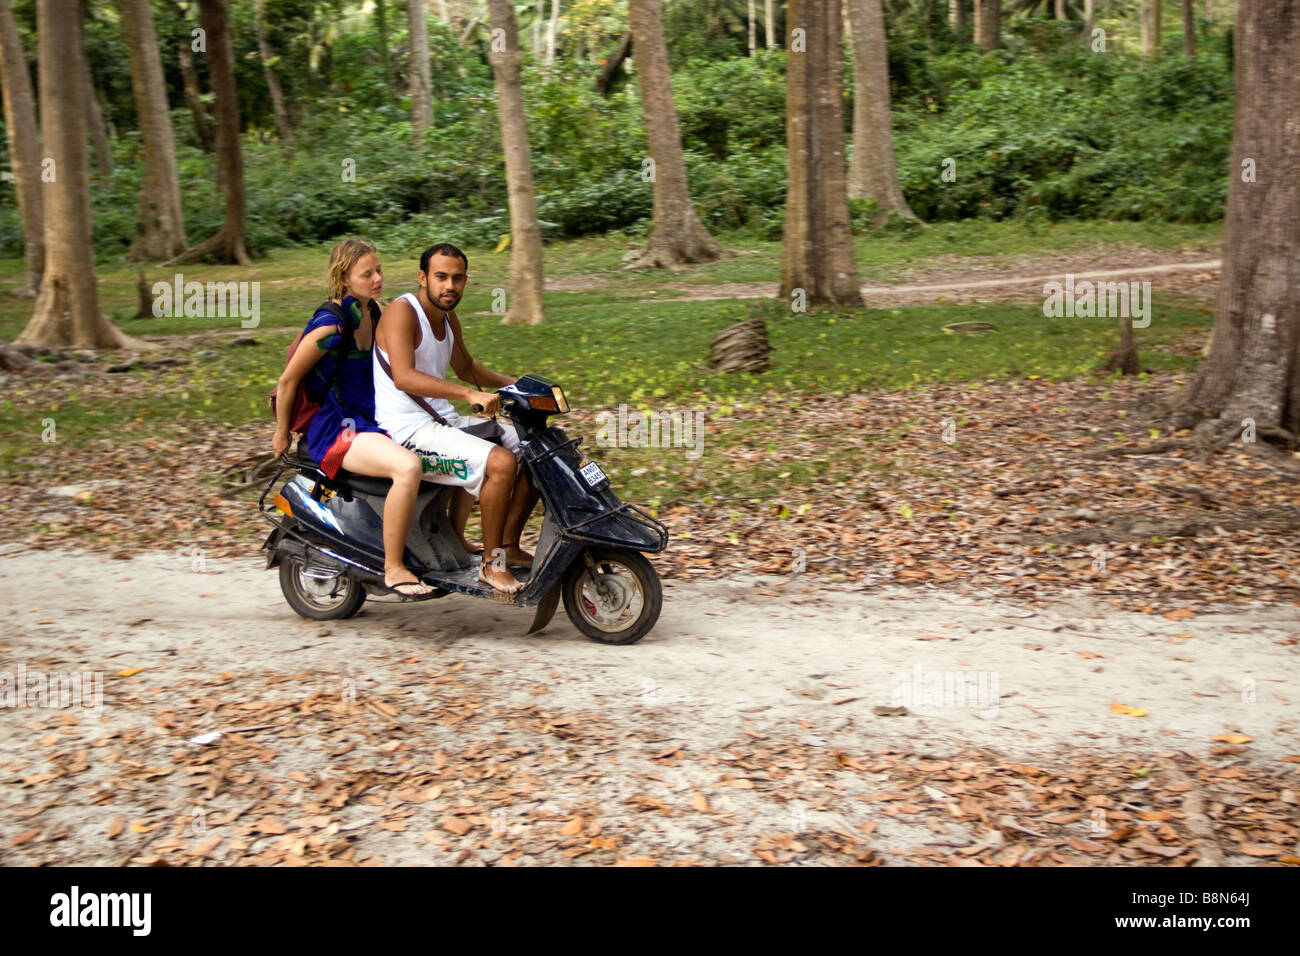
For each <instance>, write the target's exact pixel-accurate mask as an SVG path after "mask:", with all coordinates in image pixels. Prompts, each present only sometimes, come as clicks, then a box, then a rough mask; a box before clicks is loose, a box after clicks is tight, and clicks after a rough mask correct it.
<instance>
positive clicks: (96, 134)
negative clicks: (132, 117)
mask: <svg viewBox="0 0 1300 956" xmlns="http://www.w3.org/2000/svg"><path fill="white" fill-rule="evenodd" d="M77 60H78V61H79V63H78V67H77V68H78V69H79V70H80V71H81V82H82V85H83V86H84V87H85V91H84V93H83V95H82V100H83V101H84V102H85V105H86V125H87V126H89V127H90V140H91V142H92V143H94V144H95V165H96V166H97V167H98V168H99V174H100V175H101V176H103V177H104V178H105V179H112V178H113V153H112V151H110V149H109V147H108V130H107V129H106V128H105V126H104V114H103V113H101V112H100V109H99V102H98V101H97V100H96V99H95V86H94V83H93V82H92V81H91V78H90V63H89V62H87V60H86V51H85V50H84V49H81V50H78V51H77Z"/></svg>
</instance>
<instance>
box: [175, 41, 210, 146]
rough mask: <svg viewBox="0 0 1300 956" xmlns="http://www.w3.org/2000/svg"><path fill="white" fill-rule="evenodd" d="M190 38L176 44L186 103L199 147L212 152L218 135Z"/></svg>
mask: <svg viewBox="0 0 1300 956" xmlns="http://www.w3.org/2000/svg"><path fill="white" fill-rule="evenodd" d="M190 42H191V41H190V39H189V37H184V38H182V39H181V41H180V43H178V44H177V46H176V58H177V60H178V61H179V62H180V65H181V82H182V84H183V85H184V87H185V105H186V106H188V107H189V110H190V116H191V117H192V118H193V120H194V138H195V139H196V140H197V141H198V144H199V149H201V150H203V152H205V153H210V152H212V150H213V149H214V148H215V145H216V137H215V136H214V135H213V132H212V117H210V116H209V115H208V111H207V110H206V109H204V107H203V97H202V94H200V92H199V75H198V73H197V72H195V69H194V57H193V56H191V55H190Z"/></svg>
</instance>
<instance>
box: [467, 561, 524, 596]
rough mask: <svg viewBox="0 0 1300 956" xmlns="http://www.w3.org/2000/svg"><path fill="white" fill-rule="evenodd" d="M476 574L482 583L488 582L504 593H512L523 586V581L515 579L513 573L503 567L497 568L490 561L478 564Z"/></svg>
mask: <svg viewBox="0 0 1300 956" xmlns="http://www.w3.org/2000/svg"><path fill="white" fill-rule="evenodd" d="M478 576H479V580H480V581H482V582H483V583H484V584H490V585H491V586H492V587H493V588H495V589H496V590H498V591H501V592H502V593H504V594H514V593H515V592H516V591H518V590H519V589H520V588H522V587H523V586H524V585H523V582H522V581H518V580H516V579H515V576H514V575H513V574H511V573H510V572H509V571H507V570H506V569H505V568H498V567H497V566H496V565H495V564H494V563H493V562H491V561H484V562H483V563H482V564H480V565H479V566H478Z"/></svg>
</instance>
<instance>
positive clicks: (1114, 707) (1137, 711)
mask: <svg viewBox="0 0 1300 956" xmlns="http://www.w3.org/2000/svg"><path fill="white" fill-rule="evenodd" d="M1110 712H1111V713H1112V714H1124V715H1126V716H1128V717H1145V716H1146V715H1147V712H1146V711H1145V710H1143V709H1142V708H1141V707H1129V706H1128V705H1126V704H1121V703H1120V702H1119V701H1115V702H1114V703H1113V704H1111V705H1110Z"/></svg>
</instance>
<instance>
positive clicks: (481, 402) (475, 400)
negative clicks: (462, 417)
mask: <svg viewBox="0 0 1300 956" xmlns="http://www.w3.org/2000/svg"><path fill="white" fill-rule="evenodd" d="M469 402H470V410H471V411H475V408H474V406H476V405H477V406H481V408H480V409H478V410H479V411H481V412H482V413H483V414H485V415H495V414H496V413H497V412H499V411H501V396H500V395H498V394H497V393H496V392H470V395H469Z"/></svg>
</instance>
